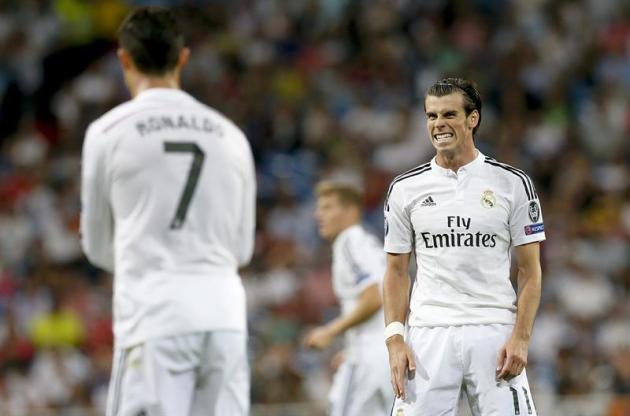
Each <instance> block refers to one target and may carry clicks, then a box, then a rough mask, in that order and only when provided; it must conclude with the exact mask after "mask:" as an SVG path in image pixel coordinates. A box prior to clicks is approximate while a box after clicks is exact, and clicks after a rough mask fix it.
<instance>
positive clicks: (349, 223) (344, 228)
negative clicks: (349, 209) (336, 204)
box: [331, 219, 360, 242]
mask: <svg viewBox="0 0 630 416" xmlns="http://www.w3.org/2000/svg"><path fill="white" fill-rule="evenodd" d="M359 222H360V221H359V220H358V219H355V220H352V221H350V222H347V223H345V224H344V227H343V228H341V229H340V230H339V232H338V233H337V234H335V236H334V237H333V238H331V241H333V242H334V241H335V240H336V239H337V237H339V236H340V235H341V234H342V233H343V232H344V231H346V230H347V229H348V228H350V227H352V226H353V225H357V224H359Z"/></svg>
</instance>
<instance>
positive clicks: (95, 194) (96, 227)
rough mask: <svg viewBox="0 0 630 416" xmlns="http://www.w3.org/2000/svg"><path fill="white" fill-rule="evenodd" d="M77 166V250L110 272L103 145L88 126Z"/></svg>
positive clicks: (110, 223)
mask: <svg viewBox="0 0 630 416" xmlns="http://www.w3.org/2000/svg"><path fill="white" fill-rule="evenodd" d="M81 158H82V165H81V246H82V248H83V252H84V253H85V255H86V257H87V258H88V260H89V261H90V262H91V263H92V264H94V265H95V266H98V267H100V268H102V269H104V270H106V271H108V272H113V271H114V250H113V248H114V247H113V246H114V242H113V235H114V220H113V215H112V211H111V207H110V201H109V188H108V185H107V173H106V163H107V160H106V154H105V141H104V140H103V137H101V136H100V135H97V134H96V132H95V129H94V127H93V126H90V128H89V129H88V131H87V133H86V135H85V141H84V142H83V153H82V156H81Z"/></svg>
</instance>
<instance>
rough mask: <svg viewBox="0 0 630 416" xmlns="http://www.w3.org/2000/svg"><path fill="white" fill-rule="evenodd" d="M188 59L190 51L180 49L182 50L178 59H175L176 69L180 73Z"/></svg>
mask: <svg viewBox="0 0 630 416" xmlns="http://www.w3.org/2000/svg"><path fill="white" fill-rule="evenodd" d="M189 59H190V49H188V48H185V47H184V48H182V50H181V51H179V58H178V59H177V69H179V70H180V71H181V70H182V68H184V67H185V66H186V64H187V63H188V60H189Z"/></svg>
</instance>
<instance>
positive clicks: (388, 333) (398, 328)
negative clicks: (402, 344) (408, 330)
mask: <svg viewBox="0 0 630 416" xmlns="http://www.w3.org/2000/svg"><path fill="white" fill-rule="evenodd" d="M394 335H400V336H402V337H404V336H405V324H403V323H402V322H398V321H394V322H391V323H390V324H389V325H387V326H386V327H385V340H387V339H388V338H389V337H392V336H394Z"/></svg>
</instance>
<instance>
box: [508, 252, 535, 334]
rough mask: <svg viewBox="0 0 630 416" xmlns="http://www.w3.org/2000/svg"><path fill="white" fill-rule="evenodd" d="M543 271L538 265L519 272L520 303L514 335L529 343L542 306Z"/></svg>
mask: <svg viewBox="0 0 630 416" xmlns="http://www.w3.org/2000/svg"><path fill="white" fill-rule="evenodd" d="M541 274H542V273H541V270H540V266H539V265H536V266H533V267H528V268H521V269H519V272H518V301H517V312H516V324H515V325H514V332H513V335H514V336H516V337H518V338H520V339H522V340H527V341H529V339H530V337H531V335H532V329H533V326H534V319H535V318H536V312H537V311H538V305H539V304H540V289H541Z"/></svg>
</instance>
